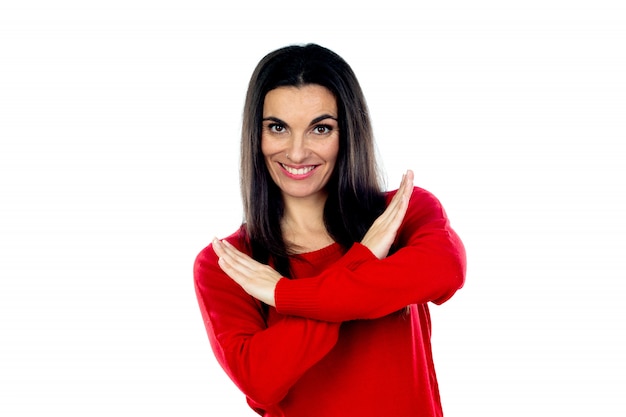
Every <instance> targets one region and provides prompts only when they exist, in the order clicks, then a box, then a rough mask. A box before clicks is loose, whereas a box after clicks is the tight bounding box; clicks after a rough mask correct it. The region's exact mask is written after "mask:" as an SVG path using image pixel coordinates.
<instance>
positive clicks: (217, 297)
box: [194, 242, 339, 410]
mask: <svg viewBox="0 0 626 417" xmlns="http://www.w3.org/2000/svg"><path fill="white" fill-rule="evenodd" d="M232 243H233V244H236V243H235V242H232ZM194 284H195V290H196V296H197V299H198V303H199V305H200V310H201V312H202V317H203V319H204V324H205V327H206V330H207V333H208V336H209V341H210V343H211V347H212V348H213V351H214V353H215V356H216V358H217V360H218V362H219V363H220V365H221V366H222V368H223V369H224V370H225V371H226V373H227V374H228V375H229V377H230V378H231V379H232V380H233V382H234V383H235V384H236V385H237V386H238V387H239V389H240V390H241V391H242V392H243V393H244V394H245V395H246V396H247V397H248V402H249V403H250V405H251V406H252V407H253V408H255V409H257V410H259V409H264V410H269V409H271V408H272V405H274V404H277V403H278V402H280V400H281V399H282V398H284V397H285V395H286V394H287V393H288V391H289V389H290V388H291V386H292V385H293V384H294V383H295V382H296V381H297V380H298V379H299V378H300V377H301V376H302V375H303V374H304V373H305V372H306V371H307V370H308V369H309V368H310V367H311V366H313V365H314V364H315V363H317V362H318V361H319V360H320V359H321V358H323V357H324V356H325V355H326V354H327V353H328V352H329V351H330V350H331V349H332V347H333V346H334V345H335V343H336V341H337V338H338V333H339V332H338V331H339V324H337V323H327V322H321V321H317V320H313V319H307V318H301V317H281V318H280V319H279V320H278V321H277V322H275V323H273V324H272V325H270V326H268V325H267V323H266V319H265V316H266V315H265V314H264V313H263V307H262V305H261V303H260V302H259V301H257V300H255V299H254V298H252V297H251V296H249V295H248V294H246V293H245V292H244V291H243V290H242V289H241V287H240V286H239V285H237V284H236V283H235V282H234V281H233V280H232V279H230V278H229V277H228V276H227V275H226V274H224V273H223V272H222V270H221V269H220V268H219V266H218V264H217V255H216V254H215V252H214V251H213V248H212V247H211V246H208V247H207V248H205V249H204V250H203V251H202V252H201V253H200V254H199V255H198V257H197V258H196V261H195V264H194Z"/></svg>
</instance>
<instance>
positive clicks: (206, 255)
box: [194, 226, 249, 277]
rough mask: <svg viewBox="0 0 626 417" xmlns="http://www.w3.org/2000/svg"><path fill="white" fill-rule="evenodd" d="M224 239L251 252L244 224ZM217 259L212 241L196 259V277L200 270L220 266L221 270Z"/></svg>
mask: <svg viewBox="0 0 626 417" xmlns="http://www.w3.org/2000/svg"><path fill="white" fill-rule="evenodd" d="M223 239H224V240H227V241H228V242H229V243H230V244H232V245H233V246H234V247H236V248H237V249H238V250H240V251H242V252H244V253H249V250H248V249H247V245H246V235H245V227H244V226H241V227H240V228H239V229H237V231H235V232H234V233H232V234H231V235H230V236H227V237H225V238H223ZM217 260H218V258H217V254H216V253H215V250H214V249H213V244H212V243H210V244H209V245H207V246H206V247H205V248H204V249H202V250H201V251H200V253H198V255H197V256H196V259H195V262H194V272H195V275H196V277H198V275H199V274H198V272H199V271H200V270H202V269H207V268H208V269H212V268H218V269H219V270H221V268H219V266H218V265H217Z"/></svg>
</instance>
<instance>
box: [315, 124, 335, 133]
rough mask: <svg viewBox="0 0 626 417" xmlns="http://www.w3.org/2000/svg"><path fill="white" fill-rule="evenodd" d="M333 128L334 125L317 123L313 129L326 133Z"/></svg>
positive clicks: (316, 131)
mask: <svg viewBox="0 0 626 417" xmlns="http://www.w3.org/2000/svg"><path fill="white" fill-rule="evenodd" d="M331 130H332V127H330V126H328V125H317V126H315V127H314V128H313V131H314V132H315V133H316V134H318V135H325V134H327V133H330V131H331Z"/></svg>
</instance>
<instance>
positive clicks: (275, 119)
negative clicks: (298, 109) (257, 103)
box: [262, 114, 338, 127]
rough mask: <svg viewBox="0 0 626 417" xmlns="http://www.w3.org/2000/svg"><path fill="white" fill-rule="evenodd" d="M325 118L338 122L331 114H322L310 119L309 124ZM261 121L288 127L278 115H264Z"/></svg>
mask: <svg viewBox="0 0 626 417" xmlns="http://www.w3.org/2000/svg"><path fill="white" fill-rule="evenodd" d="M326 119H332V120H334V121H335V122H338V120H337V118H336V117H333V116H331V115H330V114H323V115H321V116H318V117H316V118H315V119H313V120H311V123H310V124H309V126H312V125H315V124H317V123H319V122H321V121H322V120H326ZM262 121H263V122H268V121H269V122H276V123H280V124H281V125H283V126H287V127H289V124H287V123H286V122H285V121H284V120H280V119H279V118H278V117H274V116H269V117H264V118H263V120H262Z"/></svg>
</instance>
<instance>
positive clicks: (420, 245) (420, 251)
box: [275, 187, 466, 322]
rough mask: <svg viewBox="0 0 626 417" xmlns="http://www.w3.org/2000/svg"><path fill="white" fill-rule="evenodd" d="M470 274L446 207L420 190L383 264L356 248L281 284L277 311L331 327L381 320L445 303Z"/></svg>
mask: <svg viewBox="0 0 626 417" xmlns="http://www.w3.org/2000/svg"><path fill="white" fill-rule="evenodd" d="M390 197H391V196H390ZM465 270H466V258H465V249H464V246H463V244H462V242H461V240H460V239H459V237H458V235H457V234H456V233H455V232H454V231H453V230H452V228H451V227H450V223H449V221H448V218H447V216H446V213H445V211H444V209H443V207H442V206H441V204H440V203H439V201H438V200H437V199H436V198H435V197H434V196H433V195H432V194H430V193H429V192H427V191H425V190H423V189H420V188H417V187H416V188H415V189H414V191H413V194H412V196H411V200H410V203H409V208H408V210H407V213H406V215H405V218H404V221H403V223H402V225H401V227H400V229H399V233H398V236H397V239H396V242H395V244H394V247H393V248H392V254H391V255H389V256H387V257H386V258H384V259H378V258H376V256H374V254H373V253H372V252H370V250H369V249H368V248H367V247H365V246H363V245H361V244H360V243H355V244H354V245H353V246H352V248H350V249H349V250H348V251H347V252H346V254H345V255H344V257H343V258H342V259H340V260H339V261H338V262H336V263H335V264H334V265H333V266H331V267H330V268H328V269H326V270H325V271H324V272H322V273H321V274H320V275H317V276H314V277H310V278H306V279H296V280H288V279H285V278H283V279H281V280H280V281H279V282H278V284H277V286H276V290H275V298H276V308H277V310H278V311H279V312H280V313H282V314H287V315H292V316H300V317H308V318H313V319H317V320H326V321H332V322H340V321H347V320H356V319H373V318H378V317H382V316H385V315H387V314H390V313H392V312H395V311H398V310H400V309H402V308H404V307H406V306H407V305H410V304H423V303H426V302H429V301H430V302H434V303H436V304H441V303H443V302H444V301H446V300H448V299H449V298H450V297H452V295H453V294H454V293H455V292H456V291H457V290H458V289H459V288H461V287H462V286H463V283H464V280H465Z"/></svg>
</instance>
